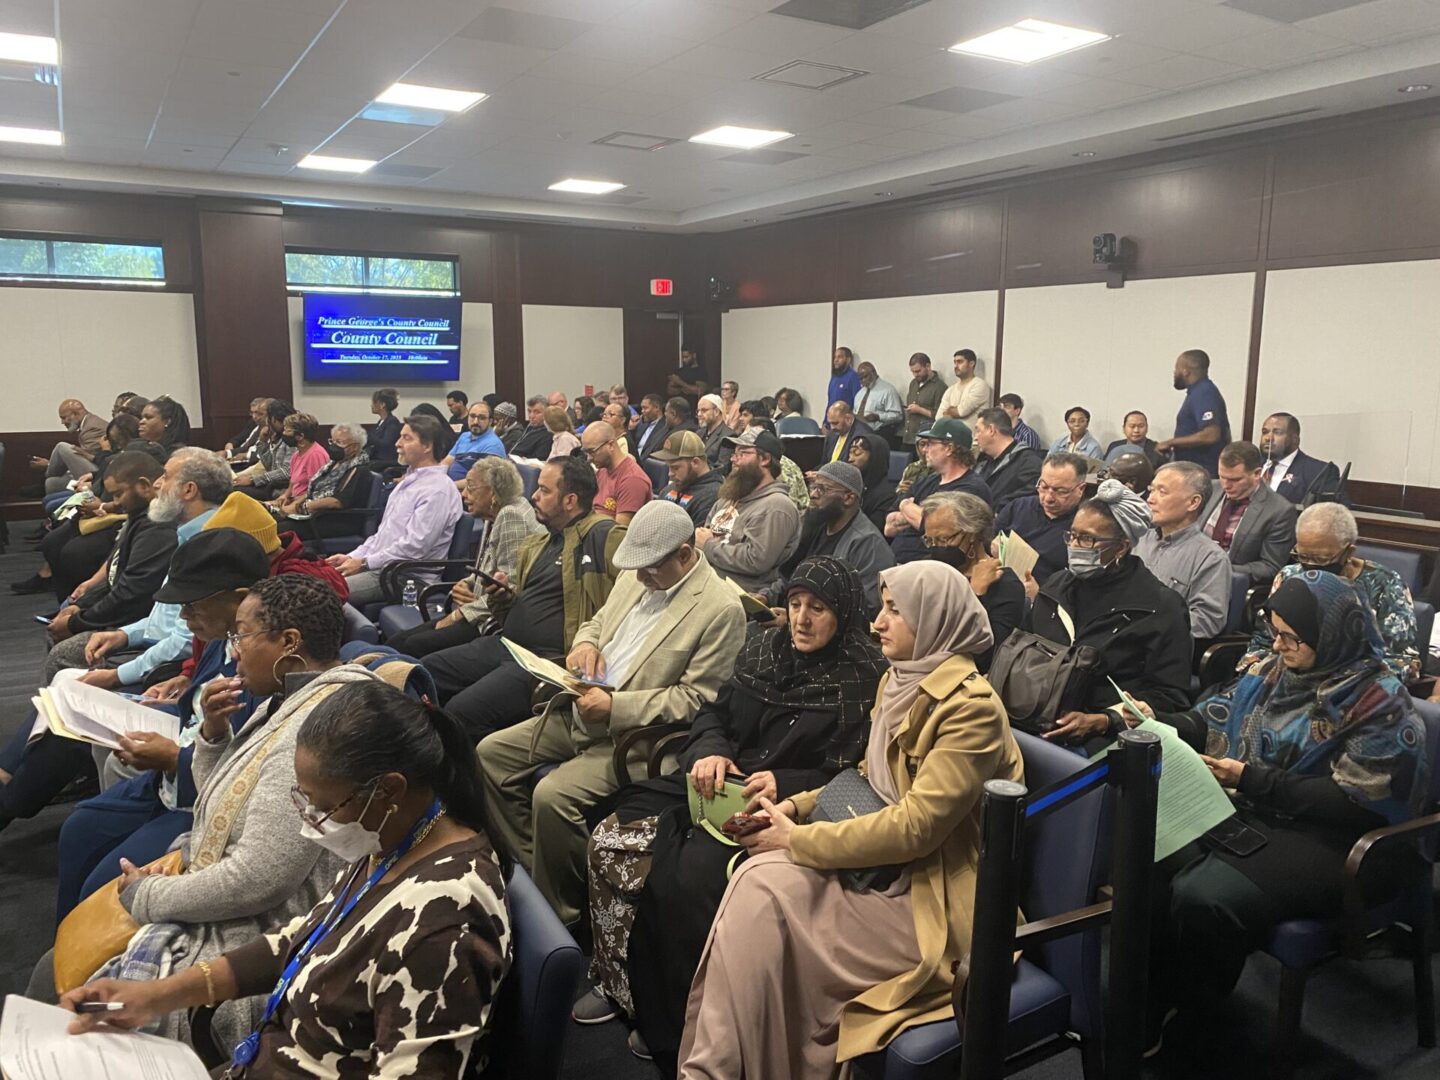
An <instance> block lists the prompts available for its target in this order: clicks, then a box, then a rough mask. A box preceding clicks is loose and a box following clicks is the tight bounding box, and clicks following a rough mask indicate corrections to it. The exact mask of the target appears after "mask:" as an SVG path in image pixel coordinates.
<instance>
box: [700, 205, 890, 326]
mask: <svg viewBox="0 0 1440 1080" xmlns="http://www.w3.org/2000/svg"><path fill="white" fill-rule="evenodd" d="M707 261H708V263H709V266H710V269H709V270H708V272H707V273H708V274H714V275H715V276H717V277H719V278H721V279H723V280H725V281H728V282H730V283H732V284H733V285H735V295H734V297H733V298H732V299H731V301H730V305H729V306H731V307H769V306H773V305H776V304H804V303H816V302H824V301H830V300H834V299H835V295H836V289H835V283H836V278H837V273H838V263H839V230H838V229H837V228H836V225H835V221H834V220H833V219H830V218H816V219H813V220H810V219H807V220H804V221H797V222H790V223H786V224H784V225H772V226H767V227H762V228H755V229H747V230H745V231H743V232H738V233H727V234H724V235H721V236H717V237H715V238H714V239H713V240H712V241H711V252H710V258H709V259H708V260H707ZM867 265H870V264H867Z"/></svg>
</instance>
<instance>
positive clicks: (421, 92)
mask: <svg viewBox="0 0 1440 1080" xmlns="http://www.w3.org/2000/svg"><path fill="white" fill-rule="evenodd" d="M486 96H487V95H485V94H481V93H478V92H476V91H472V90H444V89H441V88H440V87H438V86H417V85H416V84H415V83H403V82H397V83H396V84H395V85H394V86H392V87H390V89H389V90H386V91H385V92H384V93H383V94H381V95H380V96H379V97H377V98H376V99H375V100H376V101H378V102H380V103H382V104H384V105H411V106H414V107H415V108H417V109H439V110H441V111H442V112H464V111H465V110H466V109H468V108H470V106H471V105H474V104H476V103H478V102H481V101H484V100H485V98H486Z"/></svg>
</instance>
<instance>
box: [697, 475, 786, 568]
mask: <svg viewBox="0 0 1440 1080" xmlns="http://www.w3.org/2000/svg"><path fill="white" fill-rule="evenodd" d="M708 524H709V527H710V528H711V529H715V530H717V535H716V537H715V539H714V540H712V541H711V542H710V543H708V544H706V545H705V557H706V558H707V559H709V560H710V565H711V566H713V567H714V568H715V569H716V571H718V572H719V574H720V576H721V577H727V578H729V579H730V580H731V581H733V582H735V584H737V585H739V586H740V587H741V588H742V589H744V590H745V591H746V592H757V593H763V592H764V591H765V590H766V589H768V588H769V587H770V586H771V585H773V584H774V583H775V582H776V581H778V580H779V579H780V564H781V563H783V562H784V561H785V560H786V559H788V558H789V557H790V555H791V553H792V552H794V550H795V548H796V545H798V544H799V543H800V511H799V510H797V509H796V508H795V504H794V503H793V502H791V500H790V493H789V492H788V491H786V489H785V485H784V484H783V483H781V482H780V481H778V480H775V481H772V482H770V483H768V484H766V485H765V486H764V487H762V488H758V489H756V490H755V491H752V492H751V493H750V494H749V495H746V496H745V497H744V498H743V499H737V500H736V501H735V502H733V503H732V502H730V501H729V500H725V501H722V502H720V503H717V504H716V506H715V509H714V510H712V511H711V512H710V521H709V523H708ZM727 526H728V529H729V532H728V534H726V535H725V536H723V537H722V536H720V535H719V534H718V530H719V529H721V528H725V527H727Z"/></svg>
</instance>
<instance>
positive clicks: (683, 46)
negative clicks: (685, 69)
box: [563, 23, 694, 67]
mask: <svg viewBox="0 0 1440 1080" xmlns="http://www.w3.org/2000/svg"><path fill="white" fill-rule="evenodd" d="M661 25H664V24H663V23H662V24H661ZM693 47H694V42H692V41H689V40H687V39H685V38H680V37H671V36H669V35H667V34H663V33H658V34H657V33H655V32H653V31H645V30H630V29H626V28H624V27H617V26H597V27H596V28H595V29H594V30H590V31H587V32H586V33H584V34H581V35H580V36H579V37H578V38H576V39H575V40H574V41H572V42H570V44H568V45H566V46H565V48H564V50H563V52H564V53H566V54H569V53H580V54H582V55H584V56H595V57H599V58H600V59H601V60H614V61H618V62H621V63H626V64H641V65H644V66H645V67H652V66H654V65H655V64H659V63H661V62H662V61H665V60H669V59H671V58H672V57H675V56H678V55H680V54H681V53H682V52H685V51H686V50H687V49H690V48H693Z"/></svg>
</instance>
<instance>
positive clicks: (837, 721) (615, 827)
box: [574, 556, 885, 1066]
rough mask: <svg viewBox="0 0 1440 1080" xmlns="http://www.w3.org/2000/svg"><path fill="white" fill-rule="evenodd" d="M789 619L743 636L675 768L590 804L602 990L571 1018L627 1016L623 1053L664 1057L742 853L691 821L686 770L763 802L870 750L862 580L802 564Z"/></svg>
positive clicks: (813, 782)
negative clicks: (594, 820) (594, 822)
mask: <svg viewBox="0 0 1440 1080" xmlns="http://www.w3.org/2000/svg"><path fill="white" fill-rule="evenodd" d="M786 614H787V616H788V619H787V624H786V625H785V626H781V627H774V628H770V629H766V630H763V631H761V632H759V633H756V634H753V635H752V636H751V637H750V639H749V641H748V642H747V643H746V645H745V647H744V648H743V649H742V650H741V652H740V655H739V657H738V658H737V659H736V661H735V673H734V675H733V676H731V678H730V680H729V681H728V682H727V683H725V685H723V686H722V687H721V688H720V693H719V695H718V696H717V697H716V699H715V701H714V703H712V704H710V705H706V706H704V707H702V708H701V710H700V714H699V715H698V716H697V717H696V718H695V723H694V725H693V726H692V727H691V729H690V733H689V736H688V737H687V739H686V741H685V742H684V744H683V745H682V746H681V747H680V749H679V751H678V757H679V761H680V767H681V771H680V772H677V773H675V774H673V775H671V776H663V777H660V778H658V779H656V780H651V781H648V782H646V783H642V784H634V785H631V786H630V787H628V788H624V789H622V790H621V791H620V792H618V793H617V795H616V796H615V798H614V800H613V801H612V802H611V803H610V805H609V806H608V807H607V806H605V805H603V804H602V806H601V807H600V808H598V810H597V812H596V817H600V818H603V819H604V820H603V821H601V822H600V824H599V826H598V827H597V828H596V829H595V833H594V836H593V838H592V839H591V842H590V896H591V901H590V909H591V918H592V920H593V922H594V928H595V960H594V963H593V964H592V974H593V975H594V976H595V979H596V985H597V986H598V988H599V989H598V990H596V991H594V992H592V993H591V994H589V995H587V996H586V997H584V998H582V999H581V1000H580V1001H579V1002H577V1003H576V1006H575V1013H574V1015H575V1019H576V1020H577V1021H578V1022H580V1023H591V1024H593V1023H599V1022H601V1021H603V1020H608V1019H610V1018H611V1017H612V1016H616V1015H618V1014H619V1013H621V1012H623V1013H625V1014H628V1015H629V1016H630V1017H631V1018H632V1020H633V1021H634V1023H635V1032H634V1033H633V1034H632V1035H631V1041H630V1047H631V1050H632V1051H634V1052H636V1053H637V1054H641V1055H642V1056H644V1054H646V1053H649V1054H653V1055H654V1057H655V1058H656V1059H657V1060H660V1061H665V1062H669V1063H670V1064H671V1065H672V1066H673V1059H674V1056H675V1053H676V1051H677V1050H678V1049H679V1046H680V1034H681V1030H682V1028H683V1027H684V1023H685V998H686V995H687V994H688V993H689V990H690V980H691V978H692V977H693V976H694V974H695V968H696V966H697V965H698V964H699V961H700V953H701V951H702V950H703V948H704V946H705V939H706V936H707V935H708V934H709V932H710V922H711V919H712V918H713V916H714V914H715V910H716V909H717V908H718V907H719V905H720V898H721V897H722V896H723V895H724V892H725V883H726V880H727V877H728V871H727V868H728V867H729V866H730V865H731V864H733V863H734V861H735V860H736V857H737V855H739V854H740V852H741V849H740V848H738V847H735V846H728V845H726V844H725V843H723V842H722V841H720V840H718V839H716V838H715V837H713V836H712V835H711V834H710V833H708V832H706V831H703V830H701V829H692V828H691V827H690V826H691V822H690V815H689V807H688V802H687V798H686V787H687V779H688V780H689V781H692V782H693V783H694V786H695V788H696V789H697V790H698V791H700V792H701V793H702V794H705V795H709V794H711V793H713V791H714V790H715V789H716V788H718V787H720V786H721V785H722V784H724V783H725V782H726V780H727V778H728V779H729V780H730V781H731V782H743V786H744V788H745V793H746V795H747V796H749V797H750V799H751V800H752V803H753V806H754V807H755V808H758V807H759V799H760V798H761V797H762V796H763V797H764V798H768V799H784V798H787V797H789V796H791V795H794V794H797V793H798V792H801V791H805V790H808V789H810V788H816V787H823V786H824V784H825V783H826V781H828V780H829V779H830V778H831V777H833V776H835V775H836V774H837V773H839V772H841V771H843V770H845V769H847V768H850V767H851V766H853V765H854V764H855V763H856V762H858V761H859V760H860V758H861V757H862V756H863V755H864V752H865V742H866V739H867V737H868V735H869V731H870V709H871V707H872V706H873V705H874V703H875V691H876V687H877V686H878V685H879V683H880V676H881V675H883V674H884V672H885V659H884V657H883V656H882V655H881V653H880V650H879V649H878V648H877V647H876V646H875V644H874V643H873V642H872V641H871V640H870V635H869V619H868V617H867V610H866V603H865V591H864V588H863V587H862V586H861V583H860V577H859V575H858V574H856V573H855V571H854V570H853V569H851V568H850V567H849V566H847V565H846V564H845V563H842V562H840V561H839V560H838V559H834V558H831V557H830V556H817V557H815V558H811V559H806V560H805V561H804V562H802V563H800V565H799V566H797V567H796V568H795V573H794V575H793V576H792V577H791V578H790V582H789V585H788V586H787V589H786ZM611 810H613V811H614V812H613V813H611ZM607 815H608V816H607ZM632 971H639V972H644V978H641V979H632V978H631V977H630V972H632ZM612 1002H613V1003H614V1004H612Z"/></svg>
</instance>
